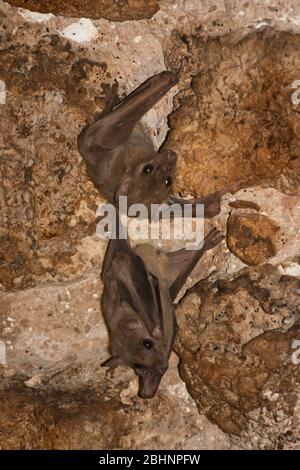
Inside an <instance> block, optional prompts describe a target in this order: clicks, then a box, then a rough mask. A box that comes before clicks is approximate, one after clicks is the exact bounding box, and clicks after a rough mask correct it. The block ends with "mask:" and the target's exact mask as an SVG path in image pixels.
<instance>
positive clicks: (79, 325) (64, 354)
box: [0, 0, 300, 449]
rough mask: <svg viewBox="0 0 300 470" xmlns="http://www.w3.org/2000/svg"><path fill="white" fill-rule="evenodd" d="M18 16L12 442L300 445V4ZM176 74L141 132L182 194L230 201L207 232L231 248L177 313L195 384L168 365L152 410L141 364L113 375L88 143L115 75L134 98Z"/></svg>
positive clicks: (4, 323) (6, 215)
mask: <svg viewBox="0 0 300 470" xmlns="http://www.w3.org/2000/svg"><path fill="white" fill-rule="evenodd" d="M9 3H10V4H11V5H9ZM9 3H7V2H2V1H1V2H0V35H1V46H0V47H1V52H0V63H1V72H0V80H1V82H0V93H1V95H0V98H1V100H0V103H1V104H0V119H1V133H0V147H1V158H0V174H1V185H0V217H1V226H0V289H1V290H0V321H1V323H0V339H1V341H2V342H4V344H5V351H6V363H5V364H2V365H0V374H1V383H0V390H1V394H2V398H3V401H2V403H6V400H7V396H9V397H10V398H9V400H10V402H9V403H10V406H9V407H7V406H4V405H3V406H2V407H1V409H0V422H1V430H0V447H1V448H18V447H22V448H72V447H75V448H82V447H84V448H105V447H109V448H161V449H163V448H178V449H179V448H182V449H184V448H185V449H190V448H193V449H201V448H245V447H246V448H247V447H250V448H258V447H260V448H289V447H291V448H297V447H299V434H300V432H299V429H300V427H299V426H300V423H299V403H300V399H299V397H300V392H299V362H297V361H298V356H297V351H298V349H297V345H298V344H299V343H298V341H299V340H300V333H299V315H300V311H299V304H300V302H299V289H300V287H299V279H300V264H299V260H300V253H299V242H300V232H299V223H300V212H299V211H300V202H299V179H300V168H299V142H298V138H297V135H298V134H299V110H300V103H299V101H300V100H299V99H298V95H297V84H296V83H295V82H296V81H297V80H300V62H299V34H300V22H299V17H300V10H299V6H298V2H297V1H296V0H295V1H291V0H288V1H286V2H282V1H273V2H270V1H267V2H263V5H262V4H261V2H244V1H238V0H236V1H201V2H198V1H195V0H189V1H183V0H182V1H181V0H180V1H177V2H172V1H169V0H162V1H161V2H155V1H153V2H147V4H146V3H145V2H138V1H133V2H131V1H127V2H119V3H120V5H119V7H118V9H116V8H115V6H114V7H112V3H111V2H105V1H101V2H100V1H99V2H89V3H88V4H84V5H83V4H82V3H81V4H80V5H79V2H51V5H50V2H46V1H40V2H30V1H28V2H26V5H25V2H23V1H20V2H18V1H11V2H9ZM12 5H13V6H12ZM49 6H51V8H49ZM17 7H22V9H20V8H17ZM24 7H26V8H28V10H25V9H24ZM110 7H111V8H110ZM30 10H34V12H33V11H30ZM91 11H92V13H91ZM56 15H57V16H56ZM59 15H61V16H59ZM90 18H92V19H90ZM166 67H167V68H169V69H171V70H173V71H175V72H179V75H180V80H179V83H178V86H177V87H176V88H174V89H172V90H171V91H170V92H169V94H168V95H167V96H166V97H165V98H164V99H163V100H162V101H161V103H159V104H158V105H157V106H156V107H155V109H153V110H151V111H150V112H149V113H148V114H147V116H145V118H144V119H143V124H144V126H145V128H146V130H147V132H148V133H149V135H150V136H151V138H152V139H153V141H154V143H155V145H156V146H157V147H158V146H160V145H161V144H163V145H166V146H168V147H169V148H170V147H171V148H173V149H174V150H176V151H177V153H178V167H177V174H176V181H175V184H174V191H175V192H176V193H179V194H183V195H202V194H207V193H209V192H211V191H213V190H216V189H224V188H228V193H227V194H225V195H224V197H223V199H222V210H221V213H220V214H219V215H218V216H217V217H216V218H214V219H213V220H211V221H209V222H207V223H206V227H205V230H206V231H208V230H209V229H210V228H211V227H213V226H217V227H218V228H220V229H221V230H222V231H223V232H224V233H226V240H224V241H223V242H222V244H221V245H220V246H218V247H217V248H215V249H214V251H213V252H210V253H207V254H206V255H205V257H204V258H203V260H202V261H201V263H199V265H198V266H197V267H196V268H195V270H194V272H193V273H192V275H191V276H190V278H189V279H188V281H187V284H186V286H185V289H184V291H186V290H187V289H188V288H189V289H191V290H189V291H188V292H187V294H186V295H185V297H184V298H183V300H182V301H181V302H179V304H178V307H177V316H178V322H179V326H180V327H181V328H180V332H179V335H178V340H177V343H176V353H177V354H178V356H179V357H180V361H181V365H180V374H181V377H180V376H179V374H178V357H177V356H176V355H175V354H174V355H173V356H172V360H171V366H170V369H169V371H168V373H167V374H166V377H165V378H164V380H163V382H162V386H161V389H160V391H159V393H158V395H157V397H155V399H154V400H152V401H150V402H145V401H143V400H141V399H139V398H138V397H136V390H137V384H136V377H135V376H134V374H133V373H132V372H131V371H128V370H126V369H120V368H118V369H117V370H116V371H114V372H113V373H107V372H106V371H104V370H103V369H101V368H100V367H99V364H100V363H101V362H102V361H103V360H104V359H105V358H106V357H107V354H108V352H107V343H108V339H107V332H106V328H105V325H104V322H103V319H102V315H101V312H100V306H99V299H100V296H101V289H102V286H101V282H100V280H99V273H100V270H101V264H102V260H103V256H104V252H105V248H106V243H105V242H104V241H101V240H98V239H97V237H96V235H95V224H96V222H95V211H96V208H97V204H98V203H99V202H102V201H103V199H102V198H101V195H99V194H98V193H97V191H96V190H95V188H94V187H93V185H92V184H91V182H90V181H89V180H88V178H87V175H86V172H85V168H84V165H83V162H82V159H81V157H80V155H79V153H78V151H77V145H76V139H77V135H78V133H79V131H80V130H81V129H82V127H83V126H85V125H86V123H88V122H92V121H93V119H95V118H96V116H97V115H98V114H99V113H100V112H101V110H102V109H103V106H104V96H103V91H102V88H101V85H102V84H103V83H112V82H113V81H114V79H117V80H118V82H119V87H120V91H121V94H126V93H128V92H129V91H131V90H132V89H134V88H135V87H136V86H137V85H138V84H140V83H141V82H142V81H143V80H145V79H146V78H147V77H149V76H151V75H153V74H154V73H157V72H159V71H161V70H164V69H165V68H166ZM298 88H299V84H298ZM170 113H171V115H170ZM168 115H170V118H169V121H168V122H167V116H168ZM169 127H170V132H169V133H168V134H167V132H168V128H169ZM166 136H167V137H166ZM165 139H166V140H165ZM237 180H239V181H240V188H239V191H238V192H237V191H236V190H235V191H232V192H231V191H230V189H231V187H232V185H233V183H235V182H236V181H237ZM241 201H250V202H251V203H252V205H251V206H249V203H246V205H245V203H243V202H241ZM247 204H248V205H247ZM164 246H165V248H166V249H175V248H178V247H179V245H178V242H177V241H173V242H169V243H165V245H164ZM183 294H184V292H182V295H183ZM178 301H179V299H178ZM1 344H2V343H1ZM185 383H186V385H187V390H188V392H189V393H188V392H187V390H186V387H185ZM8 390H9V392H8ZM8 394H9V395H8ZM191 397H192V398H191ZM41 409H42V410H44V413H43V415H42V414H41V412H40V410H41ZM197 409H198V410H199V411H200V413H201V414H199V413H198V411H197ZM16 411H17V412H16ZM205 415H206V417H205ZM16 416H19V418H18V420H19V421H18V423H19V425H18V426H16V422H15V419H16ZM31 416H34V419H31ZM99 416H100V417H99ZM82 423H84V426H82ZM174 429H176V432H175V431H174ZM37 436H38V437H37Z"/></svg>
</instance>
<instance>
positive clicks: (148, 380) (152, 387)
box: [138, 367, 167, 398]
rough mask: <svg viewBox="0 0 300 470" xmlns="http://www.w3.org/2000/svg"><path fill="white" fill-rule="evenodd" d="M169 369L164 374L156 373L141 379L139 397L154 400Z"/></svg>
mask: <svg viewBox="0 0 300 470" xmlns="http://www.w3.org/2000/svg"><path fill="white" fill-rule="evenodd" d="M166 370H167V367H166V368H164V371H163V372H162V373H158V372H155V373H153V374H149V375H146V376H144V377H140V383H139V392H138V395H139V396H140V397H141V398H153V397H154V395H155V394H156V392H157V389H158V387H159V384H160V382H161V379H162V377H163V375H164V373H165V372H166Z"/></svg>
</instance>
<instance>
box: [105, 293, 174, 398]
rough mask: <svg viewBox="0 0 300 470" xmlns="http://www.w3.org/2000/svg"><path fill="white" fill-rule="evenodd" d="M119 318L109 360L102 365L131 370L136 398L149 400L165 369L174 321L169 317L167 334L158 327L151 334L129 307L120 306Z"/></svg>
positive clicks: (126, 305) (172, 336)
mask: <svg viewBox="0 0 300 470" xmlns="http://www.w3.org/2000/svg"><path fill="white" fill-rule="evenodd" d="M121 308H122V310H123V312H122V318H121V320H120V321H119V322H118V325H117V329H116V331H115V332H114V337H113V341H112V350H113V356H112V357H111V358H110V359H108V360H107V361H106V362H105V363H104V364H103V365H104V366H107V367H115V366H117V365H125V366H128V367H131V368H132V369H133V370H134V371H135V373H136V374H137V375H138V376H139V396H140V397H142V398H152V397H153V396H154V395H155V393H156V391H157V389H158V386H159V384H160V381H161V379H162V377H163V375H164V374H165V372H166V371H167V369H168V364H169V357H170V354H171V351H172V347H173V342H174V339H175V333H174V332H175V330H176V324H175V317H174V315H173V312H168V314H171V317H170V331H163V328H162V326H161V325H160V324H159V325H157V326H155V327H154V328H153V329H152V331H150V330H149V328H148V327H147V326H146V324H145V322H144V321H143V319H142V318H141V317H140V315H139V314H138V313H137V312H136V311H134V309H133V308H132V306H131V305H128V304H127V303H126V302H122V304H121Z"/></svg>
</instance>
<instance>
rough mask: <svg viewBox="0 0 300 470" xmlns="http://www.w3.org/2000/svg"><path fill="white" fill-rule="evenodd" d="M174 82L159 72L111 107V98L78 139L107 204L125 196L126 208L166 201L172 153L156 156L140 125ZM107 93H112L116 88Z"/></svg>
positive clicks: (169, 75) (173, 164)
mask: <svg viewBox="0 0 300 470" xmlns="http://www.w3.org/2000/svg"><path fill="white" fill-rule="evenodd" d="M176 83H177V77H176V75H174V74H173V73H171V72H162V73H159V74H157V75H154V76H153V77H151V78H149V79H148V80H146V81H145V82H144V83H143V84H142V85H140V86H139V87H138V88H137V89H136V90H134V91H133V92H132V93H131V94H130V95H129V96H127V98H125V99H124V100H123V101H121V102H120V103H119V104H117V105H116V106H115V107H113V108H112V106H113V104H114V96H113V97H112V99H111V102H110V103H109V107H108V109H106V110H105V111H104V114H103V116H101V117H100V119H99V120H97V121H96V122H94V123H93V124H91V125H89V126H87V127H86V128H85V129H84V130H83V131H82V132H81V134H80V135H79V137H78V148H79V151H80V153H81V155H82V156H83V158H84V160H85V162H86V164H87V170H88V174H89V176H90V178H91V180H92V181H93V182H94V183H95V185H96V186H97V187H98V189H99V190H100V192H101V193H102V194H103V195H104V196H105V197H106V198H107V199H108V201H109V202H112V203H115V204H116V203H117V202H118V197H119V196H128V205H131V204H134V203H137V202H138V203H144V204H146V205H147V206H149V205H150V204H151V203H160V202H163V201H165V200H167V199H168V196H169V192H170V185H171V182H172V178H173V177H174V174H175V167H176V154H175V153H174V152H172V151H165V152H162V153H157V152H156V151H155V149H154V146H153V143H152V141H151V139H150V138H149V137H148V136H147V135H146V134H145V132H144V130H143V128H142V126H141V125H140V124H139V121H140V119H141V118H142V117H143V115H144V114H145V113H146V112H147V111H149V110H150V109H151V108H152V107H153V106H154V105H155V104H156V103H157V102H158V101H159V100H160V99H161V98H162V97H163V96H164V95H165V94H166V93H167V91H168V90H170V88H171V87H172V86H174V85H175V84H176ZM107 90H108V88H106V91H107ZM111 91H112V93H113V94H114V93H115V92H116V88H112V89H111ZM110 108H112V109H110Z"/></svg>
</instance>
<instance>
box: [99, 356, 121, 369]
mask: <svg viewBox="0 0 300 470" xmlns="http://www.w3.org/2000/svg"><path fill="white" fill-rule="evenodd" d="M120 364H122V359H121V358H120V357H119V356H113V357H109V358H108V359H106V361H104V362H102V364H101V367H111V368H115V367H117V366H119V365H120Z"/></svg>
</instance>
